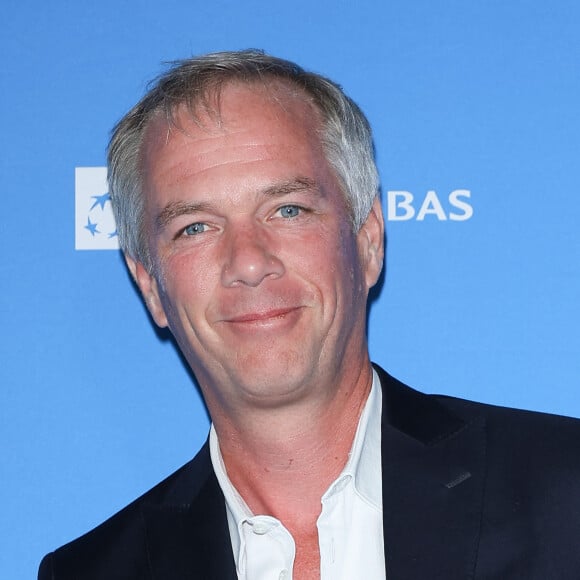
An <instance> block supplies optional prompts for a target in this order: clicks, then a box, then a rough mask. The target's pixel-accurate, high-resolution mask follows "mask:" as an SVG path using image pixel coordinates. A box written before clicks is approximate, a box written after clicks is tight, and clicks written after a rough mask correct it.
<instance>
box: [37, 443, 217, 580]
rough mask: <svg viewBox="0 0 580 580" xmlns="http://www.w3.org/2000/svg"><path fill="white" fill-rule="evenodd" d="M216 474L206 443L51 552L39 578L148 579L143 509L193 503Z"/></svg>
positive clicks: (41, 568) (43, 579) (45, 579)
mask: <svg viewBox="0 0 580 580" xmlns="http://www.w3.org/2000/svg"><path fill="white" fill-rule="evenodd" d="M212 473H213V471H212V468H211V461H210V458H209V452H208V449H207V444H206V445H204V447H202V449H201V451H200V452H199V453H198V454H197V455H196V457H195V458H194V459H192V460H191V461H190V462H188V463H186V464H185V465H184V466H182V467H181V468H180V469H178V470H177V471H175V472H174V473H173V474H171V475H170V476H169V477H167V478H166V479H164V480H163V481H162V482H160V483H159V484H157V485H156V486H155V487H153V488H152V489H150V490H149V491H147V492H146V493H145V494H143V495H142V496H140V497H139V498H137V499H136V500H134V501H133V502H132V503H130V504H129V505H127V506H126V507H125V508H123V509H122V510H120V511H119V512H117V513H116V514H114V515H113V516H111V517H110V518H108V519H107V520H106V521H105V522H103V523H102V524H100V525H99V526H97V527H96V528H94V529H93V530H91V531H89V532H88V533H86V534H84V535H83V536H81V537H79V538H77V539H76V540H74V541H72V542H70V543H68V544H65V545H64V546H62V547H60V548H59V549H58V550H56V551H54V552H52V553H50V554H48V555H47V556H46V557H45V558H44V560H43V562H42V564H41V567H40V571H39V576H38V577H39V579H40V580H48V579H49V578H50V579H52V578H55V579H58V580H61V579H63V580H64V579H69V578H70V579H71V580H72V579H73V578H74V579H81V578H82V579H83V580H84V579H87V580H88V579H92V578H95V579H96V578H108V579H109V580H113V579H116V578H119V580H120V579H121V578H124V579H125V578H140V579H141V578H147V577H148V576H149V573H148V572H147V568H148V565H147V558H146V552H147V537H146V526H145V516H144V513H145V512H146V511H147V510H155V509H158V508H161V509H176V510H178V509H180V507H182V506H188V505H190V504H192V503H193V502H195V499H196V497H197V496H198V494H199V493H200V490H201V488H202V487H203V486H204V484H205V483H206V481H207V480H208V478H209V477H210V476H211V475H212ZM127 566H130V570H129V569H127V568H126V567H127Z"/></svg>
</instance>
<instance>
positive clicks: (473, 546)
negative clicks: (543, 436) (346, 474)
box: [377, 369, 485, 580]
mask: <svg viewBox="0 0 580 580" xmlns="http://www.w3.org/2000/svg"><path fill="white" fill-rule="evenodd" d="M377 371H378V372H379V376H380V379H381V383H382V386H383V425H382V454H383V455H382V462H383V526H384V540H385V561H386V573H387V578H395V579H397V580H416V579H417V578H430V579H431V580H454V579H462V580H464V579H465V578H472V577H473V573H474V568H475V560H476V555H477V546H478V541H479V534H480V522H481V514H482V502H483V487H484V473H485V430H484V422H483V420H482V419H480V418H478V417H474V418H472V419H471V420H465V419H463V418H460V417H459V416H457V415H456V414H455V413H454V412H452V411H451V410H449V409H448V408H447V407H446V406H444V405H443V404H441V403H440V402H439V401H437V399H436V398H434V397H431V396H428V395H424V394H422V393H418V392H417V391H414V390H412V389H410V388H409V387H406V386H405V385H403V384H402V383H399V382H398V381H396V380H395V379H393V378H392V377H390V376H389V375H387V374H386V373H385V372H384V371H382V370H381V369H377Z"/></svg>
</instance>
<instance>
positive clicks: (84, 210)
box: [75, 167, 119, 250]
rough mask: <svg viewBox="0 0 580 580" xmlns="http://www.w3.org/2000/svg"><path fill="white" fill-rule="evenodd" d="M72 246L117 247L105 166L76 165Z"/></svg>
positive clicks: (84, 247) (94, 248)
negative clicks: (73, 238)
mask: <svg viewBox="0 0 580 580" xmlns="http://www.w3.org/2000/svg"><path fill="white" fill-rule="evenodd" d="M75 222H76V226H75V248H76V249H77V250H118V249H119V238H118V236H117V226H116V225H115V218H114V217H113V210H112V207H111V194H110V193H109V185H108V183H107V168H106V167H76V168H75Z"/></svg>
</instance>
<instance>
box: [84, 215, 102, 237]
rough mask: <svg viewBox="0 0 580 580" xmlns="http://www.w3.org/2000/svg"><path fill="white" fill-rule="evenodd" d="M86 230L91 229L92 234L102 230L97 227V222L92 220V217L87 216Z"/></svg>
mask: <svg viewBox="0 0 580 580" xmlns="http://www.w3.org/2000/svg"><path fill="white" fill-rule="evenodd" d="M85 230H89V232H90V234H91V236H93V237H94V236H95V234H100V233H101V232H100V231H99V230H98V229H97V224H94V223H92V222H91V218H90V217H88V218H87V225H86V226H85Z"/></svg>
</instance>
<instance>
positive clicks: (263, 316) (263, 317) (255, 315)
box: [224, 307, 299, 325]
mask: <svg viewBox="0 0 580 580" xmlns="http://www.w3.org/2000/svg"><path fill="white" fill-rule="evenodd" d="M298 310H299V308H298V307H291V308H275V309H273V310H266V311H261V312H246V313H243V314H238V315H235V316H230V317H228V318H226V319H224V322H227V323H229V324H235V325H238V324H239V325H244V324H248V325H251V324H263V323H268V322H274V321H276V320H282V319H284V318H286V317H287V316H288V315H289V314H291V313H294V312H297V311H298Z"/></svg>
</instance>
